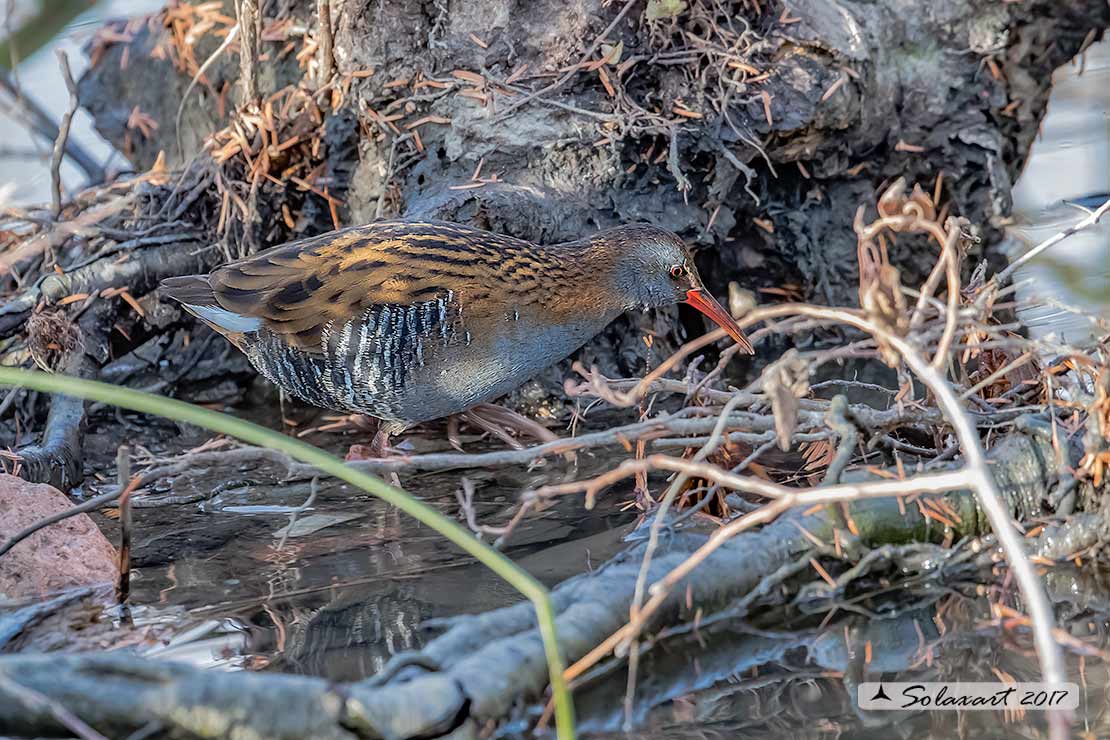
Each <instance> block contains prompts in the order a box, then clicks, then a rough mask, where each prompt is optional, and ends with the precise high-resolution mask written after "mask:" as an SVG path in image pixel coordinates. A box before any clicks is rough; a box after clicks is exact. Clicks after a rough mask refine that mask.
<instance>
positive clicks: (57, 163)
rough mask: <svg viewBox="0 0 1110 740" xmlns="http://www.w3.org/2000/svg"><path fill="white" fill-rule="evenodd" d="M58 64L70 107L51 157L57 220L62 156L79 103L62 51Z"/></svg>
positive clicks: (75, 86) (54, 211) (51, 190)
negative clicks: (67, 92)
mask: <svg viewBox="0 0 1110 740" xmlns="http://www.w3.org/2000/svg"><path fill="white" fill-rule="evenodd" d="M58 64H59V66H60V67H61V68H62V79H64V80H65V83H66V89H67V90H68V91H69V107H68V108H66V112H65V115H64V116H62V125H61V126H59V127H58V136H57V138H55V139H54V153H53V155H52V156H51V157H50V198H51V201H50V203H51V211H52V212H53V214H54V217H55V218H57V216H58V214H59V213H61V212H62V172H61V169H62V155H63V154H64V153H65V150H66V141H68V139H69V126H70V124H71V123H72V122H73V113H74V111H76V110H77V102H78V98H77V83H76V82H74V81H73V73H72V72H70V71H69V58H68V57H67V56H66V53H65V52H64V51H62V50H61V49H58Z"/></svg>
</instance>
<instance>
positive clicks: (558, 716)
mask: <svg viewBox="0 0 1110 740" xmlns="http://www.w3.org/2000/svg"><path fill="white" fill-rule="evenodd" d="M0 385H14V386H20V387H22V388H31V389H33V390H36V391H39V392H42V393H62V394H65V395H67V396H74V397H77V398H84V399H86V400H91V401H99V402H100V403H107V404H111V405H113V406H120V407H122V408H125V409H131V410H132V411H138V412H141V413H145V414H153V415H155V416H161V417H164V418H166V419H173V420H175V421H181V422H185V423H187V424H193V425H195V426H198V427H203V428H205V429H209V430H211V431H213V432H217V433H219V434H226V435H228V436H230V437H235V438H237V439H240V440H242V441H244V442H248V443H250V444H253V445H258V446H260V447H267V448H269V449H271V450H278V451H281V452H284V453H285V454H287V455H289V456H290V457H292V458H295V459H296V460H299V461H300V462H302V463H307V464H309V465H314V466H315V467H316V468H318V469H319V470H320V471H321V472H324V473H327V474H329V475H333V476H335V477H336V478H339V479H341V480H344V481H346V482H348V483H350V484H351V485H353V486H357V487H358V488H361V489H362V490H364V491H366V492H367V493H370V494H372V495H374V496H377V497H378V498H380V499H381V500H383V501H385V502H386V503H387V504H390V505H392V506H396V507H397V508H398V509H400V510H401V511H403V512H405V513H406V514H408V515H410V516H412V517H413V518H414V519H416V520H418V521H419V522H420V523H421V524H424V525H426V526H428V527H431V528H432V529H434V530H435V531H436V532H439V533H440V534H441V535H443V536H444V537H446V538H447V539H449V540H450V541H451V542H453V543H455V544H456V545H458V546H459V547H461V548H462V549H463V550H464V551H466V552H467V553H468V554H469V555H471V556H473V557H474V558H475V559H476V560H478V561H479V562H480V563H482V564H483V565H485V566H486V567H487V568H489V569H490V570H492V571H493V572H494V573H496V574H497V575H498V576H500V577H501V578H503V579H504V580H505V581H507V582H508V583H509V584H510V585H512V586H513V587H514V588H515V589H516V590H517V591H519V592H520V593H521V594H523V595H524V597H525V598H527V599H528V600H529V601H531V602H532V604H533V605H534V606H535V608H536V619H537V621H538V622H539V628H540V635H541V636H542V638H543V646H544V653H545V655H546V657H547V666H548V672H549V674H550V681H551V694H552V697H553V698H554V700H555V720H556V730H557V736H558V738H559V740H572V739H573V738H574V736H575V731H574V705H573V704H572V703H571V697H570V693H569V692H568V691H567V685H566V682H565V681H564V680H563V657H562V654H561V653H560V651H559V643H558V641H557V639H556V632H555V610H554V609H553V608H552V606H551V600H550V598H549V597H548V591H547V589H546V588H544V586H543V584H541V583H540V582H539V581H537V580H536V579H535V578H533V577H532V576H531V575H530V574H529V573H527V572H526V571H525V570H524V569H522V568H521V567H520V566H518V565H517V564H516V563H514V562H513V561H511V560H509V559H508V558H507V557H505V556H504V555H502V554H501V553H500V552H498V551H496V550H494V549H493V548H491V547H489V546H487V545H484V544H482V543H481V542H479V541H478V540H477V539H475V538H474V536H473V535H472V534H471V533H470V532H469V531H468V530H466V529H464V528H463V527H462V526H461V525H460V524H458V523H457V522H454V521H452V520H451V519H448V518H447V517H445V516H444V515H443V514H440V513H439V512H438V511H436V510H435V509H433V508H432V507H431V506H428V505H427V504H425V503H424V502H423V501H420V500H419V499H416V498H414V497H412V496H410V495H409V494H408V493H405V492H404V491H402V490H401V489H399V488H396V487H394V486H391V485H389V484H388V483H386V482H384V481H382V480H381V479H379V478H376V477H375V476H372V475H370V474H368V473H364V472H362V471H360V470H356V469H354V468H352V467H350V466H348V465H346V464H344V462H343V461H342V460H340V459H339V458H337V457H335V456H334V455H330V454H328V453H327V452H324V451H323V450H321V449H318V448H316V447H313V446H312V445H310V444H307V443H305V442H301V441H300V440H298V439H294V438H292V437H287V436H285V435H284V434H280V433H279V432H275V431H273V430H272V429H266V428H265V427H261V426H259V425H257V424H252V423H251V422H249V421H243V420H242V419H237V418H235V417H234V416H231V415H229V414H221V413H219V412H217V411H210V410H208V409H205V408H201V407H199V406H194V405H193V404H189V403H185V402H183V401H177V400H175V399H172V398H163V397H162V396H156V395H153V394H151V393H143V392H141V391H136V390H132V389H130V388H120V387H119V386H114V385H109V384H108V383H100V382H97V381H93V380H81V379H79V378H71V377H68V376H65V375H51V374H48V373H42V372H37V371H33V370H21V369H18V368H11V367H0Z"/></svg>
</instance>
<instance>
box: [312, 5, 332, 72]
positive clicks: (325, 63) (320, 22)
mask: <svg viewBox="0 0 1110 740" xmlns="http://www.w3.org/2000/svg"><path fill="white" fill-rule="evenodd" d="M316 27H317V28H318V29H319V40H320V48H319V50H318V53H319V57H318V60H319V65H320V68H319V69H318V70H317V73H318V76H317V80H318V81H319V84H321V85H326V84H327V83H328V80H330V79H331V76H332V73H333V72H334V70H335V56H334V55H333V54H332V48H331V47H332V31H331V0H316Z"/></svg>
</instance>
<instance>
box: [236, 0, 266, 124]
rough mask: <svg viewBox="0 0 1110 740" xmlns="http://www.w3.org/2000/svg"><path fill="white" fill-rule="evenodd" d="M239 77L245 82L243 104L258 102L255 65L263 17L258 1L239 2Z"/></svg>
mask: <svg viewBox="0 0 1110 740" xmlns="http://www.w3.org/2000/svg"><path fill="white" fill-rule="evenodd" d="M238 9H239V32H240V34H241V35H242V37H243V38H242V40H241V41H240V42H239V77H240V78H241V79H242V80H243V104H244V105H249V104H251V103H253V102H255V101H256V100H258V78H257V77H256V75H255V72H256V70H255V63H256V61H257V59H258V27H259V25H260V21H261V16H260V14H259V12H258V0H239V5H238Z"/></svg>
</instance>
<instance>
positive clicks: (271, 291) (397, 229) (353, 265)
mask: <svg viewBox="0 0 1110 740" xmlns="http://www.w3.org/2000/svg"><path fill="white" fill-rule="evenodd" d="M531 248H532V245H530V244H529V243H528V242H524V241H520V240H517V239H512V238H510V237H504V236H499V235H494V234H489V233H487V232H483V231H478V230H476V229H471V228H469V227H465V226H461V225H458V224H450V223H442V222H405V221H383V222H378V223H373V224H369V225H367V226H357V227H352V228H348V229H343V230H341V231H336V232H331V233H328V234H324V235H322V236H318V237H312V238H310V239H303V240H300V241H296V242H290V243H289V244H284V245H281V246H278V247H274V248H272V249H268V250H266V251H264V252H259V253H258V254H256V255H254V256H252V257H249V258H247V259H244V260H240V261H238V262H232V263H229V264H227V265H224V266H223V267H221V268H219V269H217V270H216V271H214V272H213V273H212V274H211V276H210V277H209V281H210V283H211V285H212V290H213V292H214V294H215V296H216V300H217V301H218V302H219V304H220V305H221V306H222V307H223V308H226V309H228V310H229V311H235V312H236V313H239V314H242V315H245V316H254V317H258V318H261V319H262V320H263V322H264V324H265V326H266V328H268V329H269V330H270V331H272V332H274V333H275V334H278V335H280V336H281V337H282V338H283V339H284V340H285V341H286V342H288V343H289V344H290V345H292V346H295V347H297V348H299V349H303V350H306V351H310V352H319V351H320V348H321V336H322V333H323V330H324V327H325V326H327V324H328V323H329V322H332V321H337V322H346V321H348V320H349V319H352V318H354V317H356V316H359V315H360V314H362V313H363V312H364V311H365V310H366V309H368V308H369V307H371V306H376V305H400V306H410V305H413V304H416V303H421V302H426V301H429V300H434V299H435V298H436V297H437V296H439V295H442V294H443V293H444V292H446V291H447V290H452V291H454V292H455V293H456V295H458V296H459V299H460V300H463V301H464V300H465V296H466V295H467V294H475V293H478V292H488V285H487V284H488V283H489V281H490V278H491V277H493V275H494V274H495V273H496V272H497V271H498V270H499V269H501V267H502V264H503V262H504V260H505V256H506V251H507V250H508V251H513V252H517V253H523V252H526V251H527V250H529V249H531ZM483 286H484V287H483Z"/></svg>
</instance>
